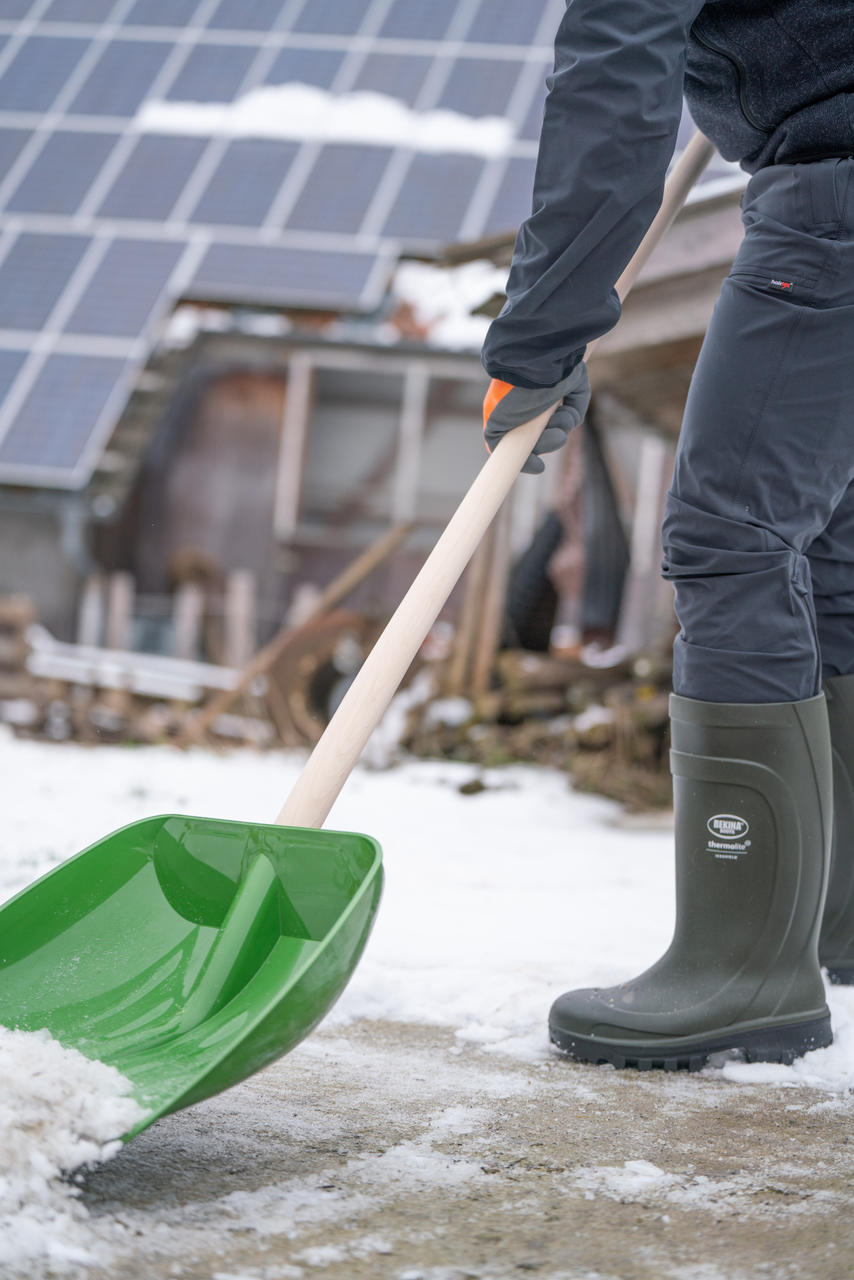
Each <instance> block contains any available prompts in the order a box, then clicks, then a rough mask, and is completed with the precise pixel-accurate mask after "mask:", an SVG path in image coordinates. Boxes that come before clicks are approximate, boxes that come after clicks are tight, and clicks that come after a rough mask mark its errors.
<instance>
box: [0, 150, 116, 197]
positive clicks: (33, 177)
mask: <svg viewBox="0 0 854 1280" xmlns="http://www.w3.org/2000/svg"><path fill="white" fill-rule="evenodd" d="M119 136H120V135H119V134H110V133H83V132H80V131H78V130H61V129H58V130H56V131H55V132H54V133H52V134H51V135H50V136H49V137H48V138H47V140H46V142H45V144H44V146H43V147H42V149H41V150H40V152H39V153H38V155H37V156H36V157H35V159H34V160H33V163H32V164H31V165H30V167H29V169H28V170H27V172H26V173H25V174H24V175H23V177H22V179H21V181H20V182H19V183H18V185H17V187H16V188H15V190H14V192H13V193H12V195H11V196H10V197H9V199H8V200H7V201H6V211H7V212H8V213H44V214H48V213H53V214H59V213H61V214H67V215H69V216H70V215H72V214H74V213H75V212H76V211H77V209H78V208H79V207H80V205H81V203H82V202H83V200H84V198H85V196H86V193H87V191H88V190H89V188H90V186H91V185H92V183H93V182H94V180H95V178H96V177H97V175H98V173H100V171H101V169H102V167H103V165H104V162H105V160H106V159H107V157H108V156H109V154H110V152H111V151H112V149H113V147H114V146H115V145H116V142H117V141H118V138H119Z"/></svg>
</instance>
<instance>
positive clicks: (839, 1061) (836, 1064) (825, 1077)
mask: <svg viewBox="0 0 854 1280" xmlns="http://www.w3.org/2000/svg"><path fill="white" fill-rule="evenodd" d="M827 1003H828V1006H829V1008H830V1016H831V1023H832V1025H833V1043H832V1044H830V1045H828V1046H827V1048H826V1049H814V1050H813V1052H812V1053H807V1054H804V1056H803V1057H802V1058H796V1059H795V1061H794V1062H793V1063H792V1065H791V1066H788V1067H787V1066H783V1064H782V1063H779V1062H726V1063H724V1064H723V1066H722V1067H721V1068H720V1074H721V1075H722V1076H723V1078H724V1079H725V1080H732V1081H734V1082H735V1083H736V1084H757V1085H759V1084H773V1085H781V1086H782V1087H784V1088H796V1087H797V1086H799V1085H808V1086H809V1087H810V1088H811V1089H822V1090H826V1091H827V1092H829V1093H850V1092H851V1091H852V1090H854V988H851V987H848V988H846V987H836V986H832V985H830V983H828V984H827Z"/></svg>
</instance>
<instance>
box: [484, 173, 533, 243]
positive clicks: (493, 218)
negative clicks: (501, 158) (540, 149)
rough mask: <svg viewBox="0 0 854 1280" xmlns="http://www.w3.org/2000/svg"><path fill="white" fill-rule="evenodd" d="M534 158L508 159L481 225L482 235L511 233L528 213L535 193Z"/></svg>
mask: <svg viewBox="0 0 854 1280" xmlns="http://www.w3.org/2000/svg"><path fill="white" fill-rule="evenodd" d="M536 166H537V162H536V158H535V157H533V156H512V157H511V158H510V160H508V162H507V165H506V167H505V170H504V174H503V175H502V178H501V182H500V183H499V185H498V190H497V192H496V193H495V198H494V200H493V201H492V205H491V208H490V210H489V213H488V214H487V216H486V220H485V222H484V225H483V229H482V234H483V235H497V234H500V233H501V232H506V231H510V232H513V231H515V230H516V228H517V227H518V226H519V224H520V223H521V222H523V221H524V219H525V218H527V217H528V215H529V214H530V212H531V202H532V197H533V191H534V170H535V169H536Z"/></svg>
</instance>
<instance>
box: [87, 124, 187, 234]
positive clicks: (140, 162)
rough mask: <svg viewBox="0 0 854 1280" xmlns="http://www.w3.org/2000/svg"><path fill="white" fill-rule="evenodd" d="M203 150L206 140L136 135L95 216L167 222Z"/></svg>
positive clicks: (150, 134)
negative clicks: (134, 141)
mask: <svg viewBox="0 0 854 1280" xmlns="http://www.w3.org/2000/svg"><path fill="white" fill-rule="evenodd" d="M206 146H207V139H206V138H194V137H186V136H182V135H181V134H157V133H144V134H140V136H139V138H138V140H137V142H136V144H135V146H134V148H133V150H132V151H131V153H130V155H129V156H128V158H127V160H126V161H125V163H124V164H123V166H122V168H121V169H120V171H119V173H118V174H117V175H116V177H115V179H114V181H113V183H112V185H111V187H110V189H109V190H108V191H107V193H106V195H105V196H104V198H103V200H102V201H101V204H100V206H99V208H98V216H99V217H102V218H133V219H135V220H140V219H146V220H150V221H152V222H165V221H167V220H168V218H169V215H170V214H171V212H172V210H173V209H174V207H175V205H176V204H177V202H178V200H179V199H180V197H181V194H182V192H183V191H184V189H185V187H186V185H187V183H188V182H189V180H190V177H191V176H192V174H193V172H194V170H195V168H196V165H197V164H198V163H199V160H200V159H201V157H202V155H203V154H204V151H205V147H206Z"/></svg>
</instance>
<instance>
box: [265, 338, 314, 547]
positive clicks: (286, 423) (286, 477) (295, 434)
mask: <svg viewBox="0 0 854 1280" xmlns="http://www.w3.org/2000/svg"><path fill="white" fill-rule="evenodd" d="M313 395H314V365H313V363H312V360H311V357H310V356H307V355H303V354H302V353H297V354H296V355H294V356H292V357H291V362H290V366H289V369H288V385H287V387H286V389H285V405H284V410H283V413H282V446H281V450H280V452H279V467H278V476H277V479H276V506H275V511H274V513H273V528H274V531H275V534H276V537H277V538H278V539H279V540H280V541H281V542H289V541H290V540H291V538H293V536H294V534H295V533H296V530H297V524H298V522H299V506H300V495H301V493H302V471H303V462H304V459H305V445H306V440H307V439H308V424H309V419H310V417H311V403H312V397H313Z"/></svg>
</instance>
